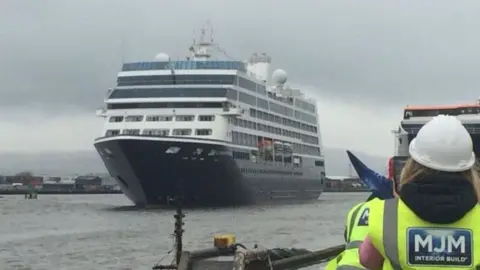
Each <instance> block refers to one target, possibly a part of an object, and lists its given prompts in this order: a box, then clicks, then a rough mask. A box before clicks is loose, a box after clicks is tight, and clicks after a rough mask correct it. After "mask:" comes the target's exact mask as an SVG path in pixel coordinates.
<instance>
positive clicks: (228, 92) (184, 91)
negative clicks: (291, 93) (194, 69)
mask: <svg viewBox="0 0 480 270" xmlns="http://www.w3.org/2000/svg"><path fill="white" fill-rule="evenodd" d="M269 96H270V97H271V98H273V99H275V100H279V98H277V97H276V96H274V95H273V94H271V93H269ZM166 97H192V98H193V97H212V98H213V97H226V98H228V99H231V100H235V101H237V100H238V101H240V102H242V103H245V104H248V105H251V106H258V107H260V108H262V109H265V110H267V111H268V110H270V111H272V112H275V113H279V114H282V115H285V116H290V117H295V118H297V119H299V120H302V121H305V122H309V123H313V124H316V120H317V119H316V116H315V115H311V114H308V113H304V112H301V111H298V110H293V109H291V108H288V107H286V106H283V105H280V104H277V103H275V102H269V101H268V100H266V99H263V98H257V97H255V96H252V95H249V94H247V93H243V92H239V91H236V90H235V89H231V88H177V87H176V88H139V89H136V88H133V89H115V90H114V91H113V92H112V93H111V94H110V95H109V97H108V98H111V99H125V98H166ZM295 102H296V103H299V102H300V103H302V104H303V103H304V104H308V103H305V102H304V101H302V100H295ZM292 103H293V99H292ZM309 105H310V104H309ZM312 106H313V105H312ZM312 113H314V114H315V108H314V110H313V112H312Z"/></svg>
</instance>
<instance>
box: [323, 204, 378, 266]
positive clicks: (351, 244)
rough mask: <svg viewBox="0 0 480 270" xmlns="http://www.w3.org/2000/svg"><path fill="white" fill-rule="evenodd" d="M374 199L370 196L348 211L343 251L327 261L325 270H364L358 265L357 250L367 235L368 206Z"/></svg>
mask: <svg viewBox="0 0 480 270" xmlns="http://www.w3.org/2000/svg"><path fill="white" fill-rule="evenodd" d="M374 198H375V197H374V196H370V197H369V198H368V199H367V201H365V202H362V203H359V204H356V205H355V206H353V207H352V208H351V209H350V211H349V212H348V214H347V220H346V222H345V233H344V237H345V243H346V244H345V251H343V252H342V253H341V254H340V255H338V256H337V257H335V258H334V259H332V260H331V261H329V262H328V264H327V265H326V266H325V270H335V269H338V270H340V269H365V268H363V266H362V265H361V264H360V259H359V257H358V248H359V246H360V244H361V242H362V241H363V239H365V237H366V236H367V233H368V213H369V207H368V204H369V202H370V201H371V200H372V199H374ZM349 267H350V268H349ZM351 267H353V268H351Z"/></svg>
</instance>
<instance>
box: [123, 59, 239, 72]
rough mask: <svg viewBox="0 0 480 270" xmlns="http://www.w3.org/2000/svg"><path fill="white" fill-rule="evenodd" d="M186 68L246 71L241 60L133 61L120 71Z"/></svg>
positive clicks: (124, 65)
mask: <svg viewBox="0 0 480 270" xmlns="http://www.w3.org/2000/svg"><path fill="white" fill-rule="evenodd" d="M162 69H163V70H165V69H173V70H177V69H178V70H188V69H233V70H240V71H244V72H245V71H246V68H245V63H243V62H241V61H194V60H184V61H171V62H170V61H169V62H166V61H154V62H134V63H125V64H123V66H122V71H133V70H162Z"/></svg>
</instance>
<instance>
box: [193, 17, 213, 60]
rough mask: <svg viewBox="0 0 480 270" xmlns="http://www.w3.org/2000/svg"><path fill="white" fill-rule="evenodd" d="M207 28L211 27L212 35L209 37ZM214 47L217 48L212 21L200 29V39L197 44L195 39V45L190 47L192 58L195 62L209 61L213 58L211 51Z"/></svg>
mask: <svg viewBox="0 0 480 270" xmlns="http://www.w3.org/2000/svg"><path fill="white" fill-rule="evenodd" d="M206 27H209V30H210V31H209V32H210V35H209V37H207V30H206ZM212 47H215V44H214V42H213V26H212V24H211V23H210V21H207V23H206V24H205V25H204V27H202V28H201V29H200V39H199V41H198V42H196V40H195V38H193V44H192V46H190V53H191V57H189V58H191V59H192V60H194V61H207V60H208V59H209V58H210V57H212V54H211V51H212Z"/></svg>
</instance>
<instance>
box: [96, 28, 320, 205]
mask: <svg viewBox="0 0 480 270" xmlns="http://www.w3.org/2000/svg"><path fill="white" fill-rule="evenodd" d="M214 52H224V51H223V50H221V49H220V48H219V47H218V45H216V44H215V43H214V42H213V38H211V37H210V38H209V39H207V38H206V31H205V30H202V35H201V37H200V40H199V41H195V40H194V43H193V45H192V46H191V47H190V53H191V54H190V56H189V57H187V60H184V61H172V60H171V59H170V57H169V56H168V55H167V54H163V53H161V54H158V55H157V56H156V58H155V59H154V60H153V61H150V62H136V63H126V64H124V65H123V68H122V71H120V72H119V73H118V80H117V86H116V87H115V88H114V89H110V90H109V91H108V93H107V96H106V98H105V103H106V105H107V108H105V109H100V110H98V111H97V115H99V116H102V117H105V125H104V130H103V131H102V134H101V136H100V138H99V139H97V140H96V143H95V146H96V148H97V150H98V151H99V153H100V155H101V156H102V159H103V160H104V162H105V163H106V165H107V168H108V169H109V171H110V173H111V174H112V176H114V177H116V179H117V180H118V182H119V184H120V185H121V186H123V187H124V191H126V194H127V196H129V198H130V199H132V200H133V201H134V202H136V203H137V202H139V201H141V202H144V201H149V200H150V199H148V198H146V197H149V196H150V195H145V194H146V192H145V189H146V187H145V184H140V186H138V185H137V186H138V187H137V188H134V189H137V191H132V188H131V187H130V186H132V185H136V184H134V183H133V182H135V181H139V182H142V181H143V180H141V179H138V178H139V176H138V172H136V170H135V169H133V168H132V169H131V170H130V171H129V172H127V171H125V172H123V173H119V172H118V171H119V168H118V166H124V167H125V166H126V167H132V166H133V165H132V164H131V163H132V162H133V161H131V159H132V158H133V157H132V156H131V155H132V153H128V154H127V153H126V152H135V150H133V149H130V148H129V147H130V146H128V147H127V146H124V147H127V148H128V149H127V148H125V149H117V150H116V151H114V150H112V147H107V146H106V145H109V144H113V143H114V142H122V143H123V142H125V143H127V142H133V141H135V142H136V143H138V145H139V146H138V147H137V148H141V147H143V144H146V142H149V143H152V142H157V143H156V145H160V144H161V145H162V147H166V150H165V154H171V155H172V156H173V155H175V154H178V155H179V156H182V157H181V158H182V159H183V160H192V159H195V160H202V161H205V157H214V159H215V160H219V159H221V157H224V158H225V157H230V159H232V160H233V161H234V162H235V164H236V166H237V169H239V170H240V172H241V174H242V175H241V176H242V177H244V178H247V179H256V180H252V181H254V182H255V183H250V184H251V185H252V186H255V185H257V184H259V185H260V186H262V185H263V184H262V183H269V184H268V185H266V184H265V186H272V185H273V187H275V183H270V182H269V181H270V180H272V179H269V180H268V179H267V180H266V181H265V180H264V182H260V180H258V179H260V178H264V177H265V175H268V174H271V175H274V177H273V178H275V177H276V178H278V176H279V175H283V176H282V177H286V176H287V175H292V176H295V175H297V177H298V179H299V180H298V181H300V182H301V181H304V180H305V179H303V178H308V179H310V180H312V181H316V182H314V184H313V185H310V187H311V189H294V188H293V187H294V185H292V188H293V189H292V190H290V189H287V190H286V189H282V191H281V192H283V193H282V194H281V195H279V197H285V198H290V197H293V198H297V197H299V195H298V194H300V193H301V194H302V195H301V196H308V193H309V192H311V193H312V194H314V195H316V196H317V197H318V195H319V194H320V193H321V189H322V186H323V178H324V176H325V169H324V158H323V156H322V155H321V140H320V129H319V126H318V119H317V106H316V102H315V101H314V100H311V99H307V98H305V97H304V96H303V94H302V93H301V91H299V90H297V89H292V88H290V87H289V86H288V85H286V81H287V74H286V72H285V71H284V70H281V69H277V70H275V71H274V72H273V75H272V80H271V82H269V81H268V79H269V72H270V64H271V58H270V57H269V56H268V55H267V54H265V53H262V54H253V55H252V56H251V57H250V59H249V60H248V61H247V62H241V61H232V60H218V59H217V58H216V56H215V55H214ZM267 85H271V86H270V87H267ZM103 142H105V143H103ZM182 143H186V144H188V146H185V145H183V146H182ZM117 146H118V145H117ZM117 146H116V147H117ZM212 146H215V147H212ZM118 147H120V146H118ZM152 147H153V148H155V147H157V146H152ZM120 148H121V147H120ZM187 148H188V149H189V150H188V151H190V150H193V151H190V152H188V153H187V152H185V151H184V150H185V149H187ZM162 149H163V148H162ZM182 149H183V150H182ZM162 151H163V150H162ZM113 152H117V153H118V154H120V155H121V156H122V157H123V159H125V160H124V162H122V164H123V165H118V164H115V162H114V161H113V160H114V159H115V154H114V153H113ZM137 154H139V153H137ZM144 155H145V156H140V157H138V158H140V159H142V158H143V159H146V158H151V156H150V155H146V154H144ZM117 158H118V157H117ZM135 162H136V161H135ZM145 162H147V163H148V162H149V161H148V160H146V161H145ZM225 162H227V161H225ZM127 163H129V164H127ZM227 163H228V162H227ZM176 164H177V163H176ZM139 166H143V165H139ZM152 166H153V164H152ZM172 166H173V165H172ZM191 166H196V165H195V164H193V163H192V165H191ZM152 170H153V169H152ZM232 170H234V169H233V168H232ZM304 173H305V174H304ZM116 174H118V175H116ZM120 174H125V175H128V178H132V177H133V175H135V178H137V179H135V180H125V179H123V178H124V177H122V176H121V175H120ZM275 174H276V176H275ZM156 175H158V176H162V177H165V176H164V174H162V172H157V173H156ZM228 175H229V174H228V173H226V175H225V176H224V177H228ZM260 175H262V177H257V176H260ZM307 175H309V176H307ZM126 177H127V176H126ZM168 177H174V176H173V173H172V174H169V176H168ZM266 177H267V178H271V176H266ZM183 178H188V177H183ZM232 178H235V177H233V176H232ZM257 178H258V179H257ZM313 178H317V179H313ZM257 180H258V181H257ZM285 180H287V179H285ZM290 180H292V179H290ZM290 180H289V181H290ZM192 181H193V180H192ZM238 181H241V180H238ZM129 182H131V184H129ZM257 182H258V183H257ZM300 182H299V183H300ZM317 182H318V184H317ZM292 184H294V183H292ZM297 184H298V183H297ZM241 185H245V184H241ZM278 186H279V187H281V186H282V185H278ZM151 187H153V186H151ZM313 187H314V188H313ZM138 190H142V191H138ZM257 191H258V190H256V191H254V192H257ZM262 192H265V190H263V191H262ZM268 192H269V195H268V194H267V195H262V196H275V195H272V194H271V193H272V192H275V188H273V189H272V190H270V191H268ZM279 192H280V191H279ZM129 193H130V194H129ZM134 193H135V194H136V193H143V195H142V196H140V195H135V194H134ZM160 193H162V192H160ZM167 193H168V192H167ZM207 193H208V192H207ZM306 194H307V195H306ZM164 195H165V194H163V193H162V196H164ZM167 195H168V194H167ZM155 196H156V195H155ZM255 196H257V195H255ZM139 197H142V198H139Z"/></svg>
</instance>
